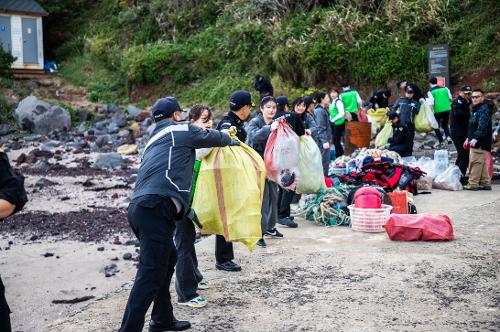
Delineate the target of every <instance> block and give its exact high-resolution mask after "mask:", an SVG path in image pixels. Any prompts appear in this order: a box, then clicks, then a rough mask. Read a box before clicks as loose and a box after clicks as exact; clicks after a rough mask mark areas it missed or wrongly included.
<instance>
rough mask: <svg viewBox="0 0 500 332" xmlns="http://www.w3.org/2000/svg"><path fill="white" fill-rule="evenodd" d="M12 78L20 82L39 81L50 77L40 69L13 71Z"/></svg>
mask: <svg viewBox="0 0 500 332" xmlns="http://www.w3.org/2000/svg"><path fill="white" fill-rule="evenodd" d="M12 71H13V73H14V77H15V78H17V79H22V80H30V79H41V78H47V77H49V76H50V73H47V72H45V71H44V70H42V69H13V70H12Z"/></svg>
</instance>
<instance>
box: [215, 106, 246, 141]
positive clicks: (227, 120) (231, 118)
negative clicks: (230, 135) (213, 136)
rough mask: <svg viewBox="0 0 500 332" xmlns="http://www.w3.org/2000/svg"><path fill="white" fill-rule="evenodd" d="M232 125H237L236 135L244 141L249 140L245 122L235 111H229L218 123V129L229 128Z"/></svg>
mask: <svg viewBox="0 0 500 332" xmlns="http://www.w3.org/2000/svg"><path fill="white" fill-rule="evenodd" d="M231 127H236V130H237V132H236V137H238V139H239V140H240V141H242V142H246V140H247V132H246V130H245V126H244V122H243V121H242V120H241V119H240V118H239V117H238V116H237V115H236V114H234V112H232V111H229V112H228V113H227V115H226V116H225V117H223V118H222V120H221V122H219V124H218V125H217V130H229V128H231Z"/></svg>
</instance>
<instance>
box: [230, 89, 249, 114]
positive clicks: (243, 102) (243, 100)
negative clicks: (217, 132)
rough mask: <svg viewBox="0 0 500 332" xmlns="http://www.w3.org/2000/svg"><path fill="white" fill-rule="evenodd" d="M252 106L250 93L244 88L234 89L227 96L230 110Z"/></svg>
mask: <svg viewBox="0 0 500 332" xmlns="http://www.w3.org/2000/svg"><path fill="white" fill-rule="evenodd" d="M247 105H249V106H253V104H252V95H251V94H250V92H248V91H245V90H239V91H235V92H233V93H232V94H231V97H230V98H229V109H230V110H231V111H238V110H240V109H241V108H242V107H244V106H247Z"/></svg>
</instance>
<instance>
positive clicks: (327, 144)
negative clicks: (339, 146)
mask: <svg viewBox="0 0 500 332" xmlns="http://www.w3.org/2000/svg"><path fill="white" fill-rule="evenodd" d="M323 149H324V150H330V144H329V143H328V142H327V143H323Z"/></svg>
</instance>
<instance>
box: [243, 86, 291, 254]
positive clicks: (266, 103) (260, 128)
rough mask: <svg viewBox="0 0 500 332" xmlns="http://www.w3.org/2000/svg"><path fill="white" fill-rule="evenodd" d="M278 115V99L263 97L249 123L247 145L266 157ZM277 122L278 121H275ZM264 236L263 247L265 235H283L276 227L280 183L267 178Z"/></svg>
mask: <svg viewBox="0 0 500 332" xmlns="http://www.w3.org/2000/svg"><path fill="white" fill-rule="evenodd" d="M275 115H276V100H275V99H274V98H273V97H272V96H267V97H264V98H262V100H261V102H260V107H259V114H258V115H257V116H256V117H254V118H253V119H252V120H251V121H250V123H249V124H248V128H247V131H248V139H247V145H249V146H250V147H252V148H253V149H254V150H255V151H257V153H258V154H260V155H261V157H262V158H264V152H265V150H266V145H267V140H268V139H269V135H270V134H271V130H272V128H271V127H272V124H273V118H274V116H275ZM275 123H276V124H277V122H275ZM261 213H262V219H261V228H262V238H261V239H260V240H259V241H258V242H257V245H258V246H259V247H261V248H264V247H266V245H267V244H266V241H265V240H264V235H267V236H271V237H277V238H279V237H283V234H281V233H280V232H278V230H277V229H276V227H275V226H276V223H277V221H278V185H277V184H276V183H274V182H272V181H270V180H269V179H267V178H266V183H265V186H264V196H263V198H262V210H261Z"/></svg>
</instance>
